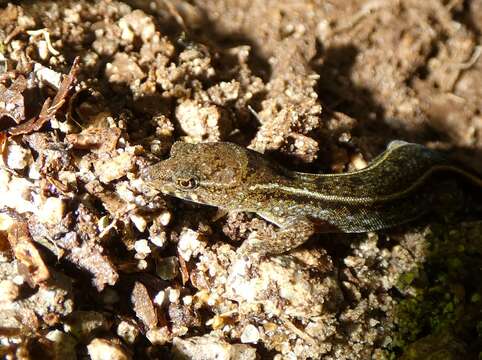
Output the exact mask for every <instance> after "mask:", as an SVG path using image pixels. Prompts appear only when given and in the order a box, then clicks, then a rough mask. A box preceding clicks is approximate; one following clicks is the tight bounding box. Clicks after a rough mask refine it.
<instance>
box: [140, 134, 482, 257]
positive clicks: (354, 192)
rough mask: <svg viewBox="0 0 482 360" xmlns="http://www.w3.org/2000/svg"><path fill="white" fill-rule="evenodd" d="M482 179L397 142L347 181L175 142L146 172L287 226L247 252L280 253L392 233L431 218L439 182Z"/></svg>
mask: <svg viewBox="0 0 482 360" xmlns="http://www.w3.org/2000/svg"><path fill="white" fill-rule="evenodd" d="M446 175H451V176H453V175H456V176H458V177H462V178H464V179H466V180H468V181H470V182H471V183H473V184H475V185H476V186H477V187H480V188H482V179H481V178H480V177H478V176H477V175H475V174H470V173H468V172H466V171H464V170H462V169H461V168H459V167H456V166H454V165H452V164H451V163H449V162H448V160H447V159H446V158H445V157H443V156H442V155H441V154H440V153H438V152H436V151H433V150H430V149H428V148H426V147H424V146H422V145H418V144H412V143H406V142H403V141H393V142H392V143H390V144H389V146H388V148H387V150H386V151H385V152H383V153H382V154H381V155H379V156H378V157H377V158H376V159H374V160H373V161H372V163H371V164H370V165H369V166H368V167H366V168H365V169H362V170H359V171H354V172H350V173H344V174H306V173H299V172H294V171H289V170H286V169H284V168H283V167H281V166H279V165H277V164H274V163H272V162H269V161H268V160H267V159H266V158H264V157H263V156H262V155H261V154H259V153H257V152H255V151H252V150H249V149H246V148H243V147H241V146H239V145H236V144H233V143H227V142H218V143H201V144H187V143H183V142H176V143H175V144H174V145H173V147H172V149H171V156H170V158H169V159H167V160H165V161H161V162H159V163H157V164H155V165H153V166H151V167H148V168H147V169H145V170H144V172H143V174H142V177H143V179H144V180H145V181H146V182H147V184H148V185H149V186H151V187H153V188H155V189H156V190H158V191H161V192H162V193H164V194H168V195H172V196H175V197H178V198H181V199H185V200H190V201H194V202H197V203H200V204H207V205H212V206H217V207H219V208H221V209H224V210H227V211H249V212H254V213H257V214H258V215H259V216H261V217H263V218H264V219H266V220H268V221H270V222H272V223H274V224H276V225H277V226H279V227H280V229H279V231H278V232H276V234H275V236H274V237H273V236H271V237H269V236H264V237H263V236H261V237H259V236H257V235H256V234H255V235H254V236H250V238H248V240H247V241H245V243H244V244H243V245H242V246H241V248H240V251H241V252H261V253H269V254H277V253H283V252H285V251H288V250H290V249H292V248H295V247H297V246H299V245H301V244H302V243H304V242H305V241H306V240H307V239H308V238H309V237H310V236H311V235H312V234H314V233H316V232H347V233H358V232H367V231H374V230H380V229H385V228H389V227H392V226H395V225H399V224H403V223H406V222H408V221H411V220H414V219H416V218H418V217H420V216H421V215H423V214H425V213H427V212H428V211H429V210H430V208H431V206H432V205H433V201H434V197H436V192H435V191H434V189H433V185H434V180H435V181H436V180H440V179H441V178H443V177H445V176H446Z"/></svg>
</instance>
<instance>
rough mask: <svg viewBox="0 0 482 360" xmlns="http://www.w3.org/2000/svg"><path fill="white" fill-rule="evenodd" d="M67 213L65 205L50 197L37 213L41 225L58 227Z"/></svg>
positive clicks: (59, 200)
mask: <svg viewBox="0 0 482 360" xmlns="http://www.w3.org/2000/svg"><path fill="white" fill-rule="evenodd" d="M64 212H65V203H64V201H63V200H62V199H60V198H57V197H49V198H47V199H46V200H45V202H44V203H43V204H42V206H41V207H40V210H39V211H38V213H37V216H38V219H39V221H40V222H41V223H44V224H49V225H57V224H59V223H60V222H61V221H62V218H63V217H64Z"/></svg>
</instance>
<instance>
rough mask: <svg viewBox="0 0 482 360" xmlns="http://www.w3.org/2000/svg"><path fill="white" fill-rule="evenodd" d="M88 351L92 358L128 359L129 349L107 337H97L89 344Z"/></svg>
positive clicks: (104, 359)
mask: <svg viewBox="0 0 482 360" xmlns="http://www.w3.org/2000/svg"><path fill="white" fill-rule="evenodd" d="M87 351H88V352H89V356H90V358H91V359H92V360H128V359H131V357H130V355H129V354H128V353H127V351H126V350H125V349H124V348H123V347H122V346H120V345H118V344H115V343H113V342H111V341H109V340H106V339H100V338H96V339H94V340H92V341H91V342H90V344H89V345H87Z"/></svg>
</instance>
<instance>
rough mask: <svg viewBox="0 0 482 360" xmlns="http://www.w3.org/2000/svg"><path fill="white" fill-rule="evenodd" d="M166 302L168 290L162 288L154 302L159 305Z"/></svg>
mask: <svg viewBox="0 0 482 360" xmlns="http://www.w3.org/2000/svg"><path fill="white" fill-rule="evenodd" d="M165 302H166V292H165V291H164V290H161V291H159V292H158V293H157V295H156V296H155V297H154V303H155V304H156V305H158V306H162V305H164V304H165Z"/></svg>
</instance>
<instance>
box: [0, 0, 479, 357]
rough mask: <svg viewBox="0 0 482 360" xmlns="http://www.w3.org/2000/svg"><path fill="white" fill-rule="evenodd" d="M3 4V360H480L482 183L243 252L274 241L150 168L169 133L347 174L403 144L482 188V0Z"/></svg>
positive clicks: (249, 219)
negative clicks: (407, 208) (408, 218)
mask: <svg viewBox="0 0 482 360" xmlns="http://www.w3.org/2000/svg"><path fill="white" fill-rule="evenodd" d="M0 4H1V9H0V40H1V43H0V150H1V152H2V164H1V166H0V190H1V191H2V194H3V196H2V198H0V314H1V315H0V339H1V341H0V354H1V356H2V357H4V358H6V359H14V358H19V359H39V358H52V359H76V358H79V359H80V358H91V359H105V358H109V359H143V358H147V359H166V358H174V359H246V360H247V359H350V360H351V359H370V358H372V359H404V360H412V359H434V360H435V359H454V360H455V359H461V358H464V359H482V256H481V255H482V220H481V219H482V209H481V204H480V202H478V201H477V199H475V201H474V199H472V197H474V195H476V194H474V192H475V191H474V190H475V189H472V188H470V189H469V188H467V189H460V190H461V191H464V192H465V195H464V196H465V197H468V198H470V200H471V201H470V202H469V203H470V205H469V206H467V207H464V208H463V209H456V210H455V209H454V211H452V212H449V213H444V214H443V215H437V214H435V215H431V216H428V217H424V218H423V219H421V220H420V221H417V222H415V223H411V224H409V225H406V226H402V227H398V228H396V229H393V230H390V231H385V232H379V233H369V234H360V235H351V234H327V235H318V236H316V237H315V238H314V239H312V241H310V242H309V243H308V244H306V245H304V246H302V247H301V248H299V249H296V250H294V251H292V252H290V253H287V254H283V255H279V256H273V257H261V256H257V255H255V254H253V255H252V256H245V257H239V256H237V254H236V248H238V247H239V245H240V244H241V242H242V241H243V240H245V239H246V238H247V237H248V236H249V234H250V233H252V232H254V231H258V230H260V229H261V230H270V229H272V225H270V224H269V223H267V222H265V221H264V220H262V219H260V218H258V217H257V216H255V215H253V214H245V213H236V214H228V215H227V216H224V217H220V216H218V214H217V213H216V210H215V209H212V208H210V207H207V206H201V205H195V204H190V203H186V202H183V201H181V200H176V199H173V198H170V197H167V196H163V195H161V194H158V193H156V192H154V191H153V190H152V189H149V188H148V187H146V186H145V184H144V183H143V181H142V180H141V179H140V176H139V173H140V171H141V170H142V169H144V168H145V167H146V166H148V165H150V164H153V163H155V162H157V161H159V160H161V159H165V158H167V157H168V155H169V150H170V148H171V146H172V144H173V143H174V142H175V141H178V140H183V141H187V142H193V143H197V142H206V141H231V142H235V143H238V144H240V145H243V146H246V147H249V148H251V149H254V150H256V151H259V152H261V153H265V154H266V155H267V156H269V157H271V158H272V159H273V160H274V161H279V162H282V163H283V164H284V165H286V166H287V167H288V168H290V169H295V170H300V171H308V172H319V173H341V172H346V171H352V170H356V169H360V168H362V167H364V166H366V165H367V163H368V162H369V161H370V160H371V159H373V158H374V157H375V156H377V155H378V154H379V153H380V152H382V151H383V150H384V149H385V147H386V145H387V144H388V143H389V142H390V141H392V140H394V139H403V140H407V141H413V142H418V143H422V144H425V145H427V146H429V147H431V148H434V149H441V150H444V151H446V152H447V153H449V154H450V156H452V157H453V158H454V159H455V160H456V161H459V162H461V163H463V164H464V165H465V166H467V167H471V168H474V169H475V170H476V171H479V172H482V162H481V160H480V159H482V1H481V0H465V1H463V0H424V1H417V0H396V1H395V0H394V1H390V0H385V1H382V0H371V1H361V0H360V1H355V0H337V1H322V0H311V1H309V0H283V1H279V0H189V1H181V0H172V1H169V0H154V1H143V0H137V1H136V0H131V1H124V2H122V1H111V0H98V1H86V0H76V1H62V2H59V1H18V2H12V3H8V2H5V1H1V2H0ZM449 190H450V189H449ZM450 191H451V190H450ZM479 192H480V190H479ZM475 197H476V196H475ZM479 200H480V199H479Z"/></svg>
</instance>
